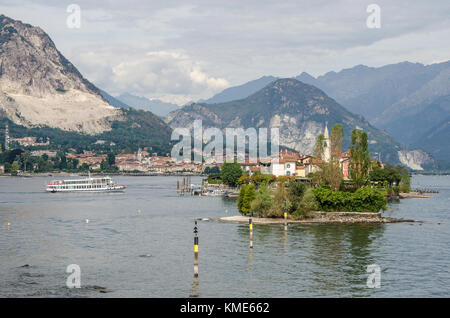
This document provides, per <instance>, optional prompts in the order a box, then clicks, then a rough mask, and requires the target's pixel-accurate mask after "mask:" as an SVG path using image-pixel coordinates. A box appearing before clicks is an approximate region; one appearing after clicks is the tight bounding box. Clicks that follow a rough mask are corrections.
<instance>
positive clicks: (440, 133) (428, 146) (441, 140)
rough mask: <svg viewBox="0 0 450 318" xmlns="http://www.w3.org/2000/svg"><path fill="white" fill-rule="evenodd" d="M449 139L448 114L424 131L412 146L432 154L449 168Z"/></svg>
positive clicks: (449, 122)
mask: <svg viewBox="0 0 450 318" xmlns="http://www.w3.org/2000/svg"><path fill="white" fill-rule="evenodd" d="M449 140H450V115H449V116H447V118H446V119H445V120H443V121H441V122H439V124H437V125H435V126H434V127H432V128H431V129H430V130H428V131H427V132H426V133H424V134H422V136H421V137H420V138H418V139H417V140H416V141H415V144H414V145H413V146H417V147H420V148H421V149H423V150H425V151H427V152H429V153H431V154H433V156H434V157H435V158H436V159H438V161H442V162H443V164H445V165H446V166H447V168H446V169H449V168H450V165H449V162H450V148H449V147H448V143H449Z"/></svg>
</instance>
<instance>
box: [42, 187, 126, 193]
mask: <svg viewBox="0 0 450 318" xmlns="http://www.w3.org/2000/svg"><path fill="white" fill-rule="evenodd" d="M45 191H47V192H50V193H56V192H124V191H125V187H123V188H111V189H49V188H47V189H45Z"/></svg>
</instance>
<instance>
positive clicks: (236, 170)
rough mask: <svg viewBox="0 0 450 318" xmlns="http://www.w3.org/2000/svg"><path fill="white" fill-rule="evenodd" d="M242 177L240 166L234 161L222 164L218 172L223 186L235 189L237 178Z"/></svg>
mask: <svg viewBox="0 0 450 318" xmlns="http://www.w3.org/2000/svg"><path fill="white" fill-rule="evenodd" d="M241 176H242V169H241V165H240V164H239V163H238V162H237V161H236V160H235V161H234V162H232V163H230V162H224V163H223V165H222V169H221V171H220V177H221V179H222V181H223V183H224V184H226V185H229V186H231V187H235V186H236V185H237V184H238V180H239V178H240V177H241Z"/></svg>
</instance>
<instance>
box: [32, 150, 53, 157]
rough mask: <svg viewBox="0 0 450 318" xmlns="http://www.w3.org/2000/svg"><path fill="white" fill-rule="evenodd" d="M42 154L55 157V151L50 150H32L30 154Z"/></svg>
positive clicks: (37, 155) (34, 155)
mask: <svg viewBox="0 0 450 318" xmlns="http://www.w3.org/2000/svg"><path fill="white" fill-rule="evenodd" d="M44 154H46V155H47V156H48V157H49V158H54V157H56V151H51V150H33V151H32V152H31V155H32V156H33V157H41V156H42V155H44Z"/></svg>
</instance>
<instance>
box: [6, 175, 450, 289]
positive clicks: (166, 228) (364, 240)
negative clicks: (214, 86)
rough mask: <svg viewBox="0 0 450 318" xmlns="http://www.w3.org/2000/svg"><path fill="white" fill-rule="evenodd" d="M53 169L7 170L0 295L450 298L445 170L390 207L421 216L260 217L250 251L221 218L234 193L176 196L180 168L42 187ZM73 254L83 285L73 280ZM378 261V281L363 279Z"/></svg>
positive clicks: (230, 210)
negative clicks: (78, 187)
mask: <svg viewBox="0 0 450 318" xmlns="http://www.w3.org/2000/svg"><path fill="white" fill-rule="evenodd" d="M51 179H52V178H51V177H33V178H18V177H15V178H13V177H1V178H0V297H448V296H450V248H449V246H450V244H449V243H450V208H449V206H450V176H414V177H413V178H412V187H413V188H430V189H435V190H439V191H440V193H438V194H432V198H429V199H404V200H401V202H399V203H390V204H389V206H388V210H387V211H385V212H384V215H385V216H391V217H396V218H408V219H414V220H420V221H423V222H421V223H392V224H353V225H350V224H349V225H343V224H311V225H307V224H299V225H291V226H289V228H288V230H287V232H285V231H284V230H283V226H282V225H255V226H254V248H253V250H250V249H249V239H248V238H249V232H248V225H247V224H234V223H224V222H219V221H216V220H215V219H216V218H218V217H221V216H227V215H228V216H229V215H236V214H238V211H237V208H236V199H224V198H222V197H191V196H179V195H178V194H177V192H176V183H177V180H180V179H181V178H180V179H179V178H177V177H114V180H116V181H117V183H119V184H124V185H126V186H127V190H126V191H125V192H124V193H66V194H63V193H54V194H52V193H46V192H44V186H45V184H46V183H47V182H49V181H51ZM66 179H67V178H66ZM200 180H201V179H200V178H192V182H193V183H200ZM197 218H201V219H202V220H201V221H199V222H198V231H199V278H198V280H194V278H193V261H194V257H193V227H194V220H195V219H197ZM86 219H88V220H89V222H88V223H87V222H86ZM8 222H10V223H11V225H10V226H8V225H7V224H8ZM70 264H77V265H79V266H80V269H81V288H79V289H78V288H74V289H69V288H67V287H66V280H67V277H68V276H69V274H68V273H66V268H67V266H68V265H70ZM373 264H375V265H378V266H379V268H380V270H381V274H380V278H381V280H380V282H381V284H380V287H379V288H368V287H367V280H368V277H369V275H370V274H369V273H368V272H367V266H369V265H373Z"/></svg>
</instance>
